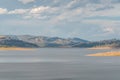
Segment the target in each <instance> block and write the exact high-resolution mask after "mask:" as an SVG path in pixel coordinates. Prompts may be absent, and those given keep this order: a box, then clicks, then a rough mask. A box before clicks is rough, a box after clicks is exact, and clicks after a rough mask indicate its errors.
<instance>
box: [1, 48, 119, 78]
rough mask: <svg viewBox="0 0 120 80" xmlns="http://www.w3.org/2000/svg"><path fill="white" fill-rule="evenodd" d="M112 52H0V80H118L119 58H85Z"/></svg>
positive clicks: (64, 50) (75, 49) (66, 49)
mask: <svg viewBox="0 0 120 80" xmlns="http://www.w3.org/2000/svg"><path fill="white" fill-rule="evenodd" d="M106 51H114V50H88V49H80V48H40V49H36V50H29V51H0V80H120V57H89V56H85V55H87V54H91V53H98V52H106Z"/></svg>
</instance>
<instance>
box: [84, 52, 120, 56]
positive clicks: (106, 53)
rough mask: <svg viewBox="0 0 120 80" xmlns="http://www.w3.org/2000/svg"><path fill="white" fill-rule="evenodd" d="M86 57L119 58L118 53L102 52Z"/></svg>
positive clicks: (119, 53) (119, 54)
mask: <svg viewBox="0 0 120 80" xmlns="http://www.w3.org/2000/svg"><path fill="white" fill-rule="evenodd" d="M86 56H98V57H100V56H101V57H102V56H120V51H118V52H104V53H96V54H88V55H86Z"/></svg>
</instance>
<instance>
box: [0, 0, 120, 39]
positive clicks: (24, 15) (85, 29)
mask: <svg viewBox="0 0 120 80" xmlns="http://www.w3.org/2000/svg"><path fill="white" fill-rule="evenodd" d="M0 35H40V36H50V37H54V36H57V37H63V38H69V37H78V38H82V39H87V40H104V39H113V38H117V39H120V0H0Z"/></svg>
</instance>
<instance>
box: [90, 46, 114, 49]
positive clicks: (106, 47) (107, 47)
mask: <svg viewBox="0 0 120 80" xmlns="http://www.w3.org/2000/svg"><path fill="white" fill-rule="evenodd" d="M88 49H92V50H98V49H114V48H112V47H109V46H105V47H92V48H88Z"/></svg>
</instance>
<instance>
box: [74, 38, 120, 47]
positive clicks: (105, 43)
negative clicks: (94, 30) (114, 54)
mask: <svg viewBox="0 0 120 80" xmlns="http://www.w3.org/2000/svg"><path fill="white" fill-rule="evenodd" d="M98 46H99V47H105V46H106V47H111V48H120V40H117V39H111V40H102V41H95V42H86V43H79V44H76V45H72V47H81V48H83V47H88V48H89V47H98Z"/></svg>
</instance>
